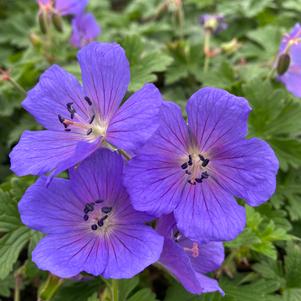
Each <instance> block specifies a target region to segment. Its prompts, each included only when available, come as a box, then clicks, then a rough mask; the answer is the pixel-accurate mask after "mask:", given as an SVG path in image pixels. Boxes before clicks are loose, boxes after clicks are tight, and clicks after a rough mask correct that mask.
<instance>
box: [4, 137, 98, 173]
mask: <svg viewBox="0 0 301 301" xmlns="http://www.w3.org/2000/svg"><path fill="white" fill-rule="evenodd" d="M80 139H81V135H80V134H76V133H71V132H68V133H67V132H54V131H25V132H24V133H23V135H22V136H21V139H20V141H19V143H18V144H17V145H16V146H15V147H14V149H13V150H12V152H11V153H10V160H11V170H12V171H13V172H15V173H16V174H17V175H18V176H24V175H28V174H32V175H42V174H45V173H47V172H50V171H53V172H52V175H55V174H58V173H59V172H61V171H63V170H65V169H67V168H70V167H71V166H73V165H75V164H76V163H78V162H80V161H81V160H83V159H85V158H86V157H87V156H89V155H90V153H91V152H93V151H95V149H96V148H97V147H98V141H95V142H93V143H89V142H85V141H81V140H80Z"/></svg>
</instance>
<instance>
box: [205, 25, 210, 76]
mask: <svg viewBox="0 0 301 301" xmlns="http://www.w3.org/2000/svg"><path fill="white" fill-rule="evenodd" d="M210 38H211V31H210V30H205V36H204V56H205V61H204V72H205V73H206V72H207V71H208V68H209V60H210Z"/></svg>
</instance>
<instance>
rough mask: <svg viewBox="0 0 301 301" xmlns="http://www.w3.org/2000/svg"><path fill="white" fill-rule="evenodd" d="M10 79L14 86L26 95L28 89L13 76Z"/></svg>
mask: <svg viewBox="0 0 301 301" xmlns="http://www.w3.org/2000/svg"><path fill="white" fill-rule="evenodd" d="M8 81H9V82H10V83H11V84H12V85H13V86H14V88H16V90H18V91H19V92H20V93H21V94H24V95H26V91H25V89H24V88H23V87H22V86H21V85H20V84H18V83H17V82H16V81H15V80H14V79H13V78H11V77H10V78H9V79H8Z"/></svg>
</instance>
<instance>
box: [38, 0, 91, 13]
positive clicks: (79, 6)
mask: <svg viewBox="0 0 301 301" xmlns="http://www.w3.org/2000/svg"><path fill="white" fill-rule="evenodd" d="M88 1H89V0H56V1H53V0H37V2H38V4H39V7H40V9H41V10H42V11H46V12H54V11H55V12H56V13H58V14H59V15H61V16H65V15H78V14H80V13H82V12H83V11H84V10H85V7H86V6H87V4H88ZM54 3H55V4H54Z"/></svg>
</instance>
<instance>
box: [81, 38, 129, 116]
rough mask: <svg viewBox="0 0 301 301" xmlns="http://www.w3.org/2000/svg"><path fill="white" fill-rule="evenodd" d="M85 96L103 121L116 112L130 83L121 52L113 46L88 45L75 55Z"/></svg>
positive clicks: (127, 69)
mask: <svg viewBox="0 0 301 301" xmlns="http://www.w3.org/2000/svg"><path fill="white" fill-rule="evenodd" d="M77 57H78V61H79V64H80V67H81V70H82V80H83V86H84V90H85V95H87V96H88V97H90V99H91V100H92V103H93V104H94V107H95V110H96V111H97V112H98V113H99V115H100V118H101V119H102V120H103V121H109V120H110V119H111V117H112V116H113V114H114V113H115V112H116V111H117V109H118V107H119V104H120V103H121V100H122V98H123V97H124V95H125V93H126V91H127V87H128V84H129V82H130V67H129V62H128V60H127V58H126V56H125V52H124V50H123V49H122V48H121V47H120V46H119V45H118V44H114V43H97V42H92V43H90V44H89V45H87V46H85V47H83V48H82V49H81V50H80V51H79V52H78V55H77Z"/></svg>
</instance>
